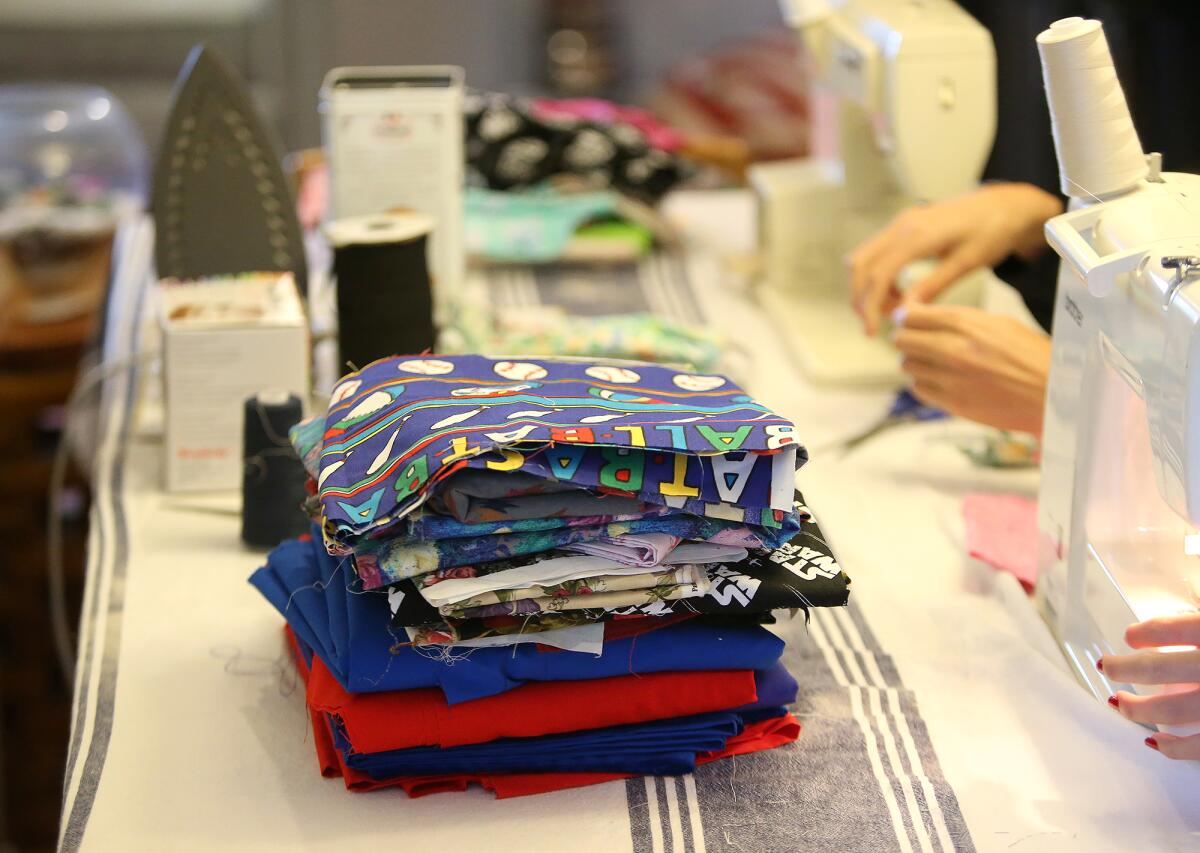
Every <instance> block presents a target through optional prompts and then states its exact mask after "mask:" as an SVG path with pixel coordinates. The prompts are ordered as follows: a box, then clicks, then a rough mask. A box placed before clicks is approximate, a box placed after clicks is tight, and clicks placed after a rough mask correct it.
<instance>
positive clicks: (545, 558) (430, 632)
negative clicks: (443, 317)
mask: <svg viewBox="0 0 1200 853" xmlns="http://www.w3.org/2000/svg"><path fill="white" fill-rule="evenodd" d="M292 441H293V443H294V444H295V446H296V448H297V450H298V451H299V452H300V454H301V456H302V457H303V458H304V459H305V462H306V465H307V466H308V468H309V472H310V474H311V475H312V477H313V480H314V481H315V485H314V491H315V495H314V499H313V501H312V506H311V509H312V512H313V515H314V519H315V520H316V521H317V522H318V523H317V524H315V525H314V528H313V533H312V536H311V537H310V538H307V539H305V540H294V541H290V542H286V543H284V544H283V545H281V546H280V547H279V548H277V549H276V550H275V551H273V552H272V553H271V554H270V556H269V558H268V561H267V565H266V566H264V567H263V568H261V569H259V570H258V571H257V572H256V573H255V574H254V576H253V577H252V578H251V582H252V583H253V584H254V585H255V586H256V587H257V588H258V589H259V590H260V591H261V592H262V593H263V595H264V596H265V597H266V598H267V599H268V600H270V601H271V603H272V604H274V605H275V607H276V608H277V609H278V610H279V611H280V612H281V613H282V614H283V616H284V617H285V618H286V620H287V622H288V632H289V637H290V638H291V640H292V645H293V649H294V650H295V652H296V655H297V658H298V660H299V662H300V665H301V671H302V672H303V673H304V675H305V678H306V681H307V700H308V705H309V708H310V711H311V712H312V716H313V729H314V733H315V741H316V745H317V750H318V754H319V757H320V761H321V766H322V770H323V772H325V773H326V774H327V775H340V776H342V777H343V778H344V779H345V781H346V784H347V786H348V787H350V788H352V789H355V790H364V789H371V788H377V787H383V786H389V785H395V786H400V787H403V788H404V789H405V790H406V791H407V792H408V793H409V794H410V795H413V796H416V795H419V794H423V793H430V792H433V791H440V790H450V789H462V788H464V787H466V785H467V784H468V783H470V782H478V783H481V784H483V785H484V786H486V787H488V788H490V789H491V790H493V791H495V792H496V794H497V795H498V796H516V795H519V794H528V793H536V792H539V791H547V790H555V789H559V788H564V787H571V786H576V785H582V784H590V783H593V782H598V781H604V780H607V779H613V778H621V777H624V776H630V775H640V774H676V773H685V772H689V771H691V770H692V769H694V768H695V767H696V765H697V764H701V763H704V762H707V761H712V760H715V759H719V758H722V757H725V756H729V755H736V754H742V753H747V752H753V751H757V750H761V749H767V748H770V747H774V746H780V745H782V744H785V743H788V742H790V741H792V740H794V739H795V738H796V737H797V736H798V734H799V724H798V723H797V722H796V721H795V719H794V718H793V717H792V716H791V715H790V714H789V713H788V711H787V706H788V705H789V704H790V703H791V702H792V701H793V700H794V699H795V696H796V691H797V685H796V682H795V681H794V680H793V679H792V677H791V675H789V674H788V672H787V671H786V670H785V669H784V668H783V666H782V664H781V663H780V662H779V661H780V657H781V654H782V652H783V643H782V641H781V640H780V639H779V638H778V637H777V636H775V635H774V634H772V633H771V632H770V631H768V630H766V629H765V628H764V627H762V623H764V622H770V621H772V616H771V612H772V611H773V610H777V609H790V610H795V609H804V610H807V609H808V608H810V607H822V606H837V605H842V604H845V602H846V599H847V595H848V588H847V587H848V583H849V581H848V579H847V578H846V576H845V575H844V574H843V573H842V572H841V570H840V569H839V568H838V566H837V564H836V562H835V561H834V559H833V556H832V554H831V553H830V552H829V549H828V548H827V546H826V545H825V543H824V539H823V537H822V536H821V534H820V531H819V529H817V527H816V524H815V522H813V520H812V518H811V516H810V515H809V513H808V511H807V510H806V509H805V507H804V506H803V501H802V499H800V496H799V495H797V494H796V493H795V492H794V488H793V478H794V474H795V470H796V467H797V465H798V464H799V463H801V462H803V460H804V455H803V452H802V450H801V448H800V446H799V445H798V444H797V442H796V439H795V435H794V427H793V425H792V424H791V423H789V422H787V421H786V420H784V419H782V418H780V417H779V416H777V415H775V414H773V413H772V412H771V411H770V410H768V409H767V408H765V407H764V406H763V405H761V404H760V403H757V402H755V401H754V400H752V399H751V398H750V397H748V396H747V395H746V394H745V393H744V392H743V391H741V390H740V389H738V388H736V387H735V386H733V384H732V383H731V382H729V380H727V379H725V378H724V377H720V376H710V375H695V374H690V373H682V372H679V371H675V370H671V369H669V368H665V367H661V366H656V365H649V364H641V363H627V362H622V363H600V364H597V363H592V362H587V361H578V360H573V359H557V360H556V359H550V358H541V359H538V360H537V361H536V362H533V361H507V360H496V359H488V358H483V357H480V356H450V357H438V358H429V357H426V358H393V359H385V360H383V361H379V362H376V363H374V364H372V365H369V366H368V367H366V368H364V369H362V370H360V371H358V372H357V373H354V374H351V375H350V376H348V377H346V378H345V379H343V380H342V382H341V383H340V384H339V385H338V387H337V388H336V389H335V391H334V394H333V398H332V401H331V403H330V407H329V411H328V412H327V413H326V414H325V415H324V416H323V417H318V418H314V419H312V420H310V421H307V422H305V423H303V424H301V425H300V426H299V427H297V428H296V429H295V430H293V434H292Z"/></svg>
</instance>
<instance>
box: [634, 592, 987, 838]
mask: <svg viewBox="0 0 1200 853" xmlns="http://www.w3.org/2000/svg"><path fill="white" fill-rule="evenodd" d="M848 615H849V616H850V618H851V619H853V620H854V624H855V627H857V628H858V631H859V633H860V635H861V638H862V642H863V645H864V647H865V648H866V650H867V651H868V652H869V653H871V654H873V656H874V658H875V662H876V664H877V666H878V668H879V671H880V673H881V674H882V675H883V676H884V678H885V680H886V682H887V685H888V686H889V687H892V688H895V689H896V690H897V696H898V698H899V705H900V710H901V712H902V714H903V716H904V718H905V722H906V723H907V726H908V730H909V733H910V734H911V736H912V741H913V743H914V744H915V746H916V750H917V754H918V757H919V758H920V761H921V764H922V767H923V769H924V771H925V776H926V777H927V779H928V782H927V784H928V785H929V786H930V787H931V788H932V790H933V793H934V796H935V797H936V798H937V804H938V806H939V807H940V810H941V813H942V816H943V818H944V820H945V824H946V828H947V831H948V834H949V838H950V842H951V845H952V849H953V850H955V851H973V850H974V845H973V843H972V841H971V836H970V832H969V830H968V829H967V826H966V823H965V821H964V820H963V817H962V813H961V811H960V809H959V807H958V802H957V799H956V798H955V795H954V792H953V790H952V789H951V788H950V786H949V784H948V783H947V782H946V780H945V779H944V778H943V777H942V774H941V768H940V766H939V764H938V761H937V756H936V754H935V752H934V749H933V746H932V744H931V743H930V740H929V735H928V731H927V729H926V727H925V724H924V721H923V720H922V719H921V716H920V713H919V711H918V708H917V703H916V700H915V698H914V697H913V695H912V694H911V692H909V691H907V690H905V689H904V688H903V686H902V685H901V684H900V682H899V679H898V677H897V673H896V669H895V666H894V665H893V664H892V662H891V660H890V659H889V658H888V657H887V656H886V655H884V654H883V653H882V651H881V650H880V649H879V646H878V644H877V642H876V641H875V637H874V635H873V634H872V633H871V631H870V630H868V629H867V626H866V623H865V621H864V620H863V619H862V614H861V612H859V611H858V608H857V607H856V606H854V605H851V606H850V608H849V610H848ZM780 633H781V634H783V635H784V636H785V638H786V639H787V641H788V645H787V649H786V651H785V652H784V658H783V660H784V663H785V665H786V666H787V668H788V669H789V671H791V673H792V674H793V675H794V676H795V677H796V680H797V681H798V682H799V683H800V685H801V689H800V694H799V696H798V697H797V701H796V704H795V706H794V707H793V713H795V715H796V716H797V718H798V719H800V721H801V723H802V724H803V726H804V731H803V733H802V734H801V736H800V739H799V741H797V742H796V743H794V744H790V745H788V746H786V747H781V748H778V749H773V750H768V751H766V752H760V753H755V754H752V755H742V756H736V757H733V758H729V759H725V760H722V761H716V762H713V763H711V764H707V765H704V766H702V767H700V768H698V769H697V770H696V772H695V774H694V780H695V785H696V789H697V800H698V806H699V813H700V822H701V825H702V831H703V844H704V847H705V849H706V850H707V851H734V850H754V851H764V853H770V851H794V850H824V849H830V850H870V851H888V850H897V849H899V845H898V843H897V840H896V830H895V827H894V826H893V824H892V821H891V819H890V817H889V815H888V811H887V808H886V806H885V804H884V800H883V795H882V793H881V790H880V781H879V780H878V779H877V778H876V775H875V773H874V771H873V769H872V767H871V763H870V759H869V755H868V751H867V745H866V741H865V739H864V734H863V730H862V728H861V727H860V724H859V722H858V720H857V719H856V718H855V716H854V713H853V709H852V704H851V698H850V690H856V691H862V693H863V694H864V695H863V702H864V705H866V703H867V696H866V693H867V691H868V690H870V689H874V688H870V687H867V686H865V685H859V684H852V685H851V686H850V687H847V686H844V685H840V684H838V682H837V679H836V678H835V677H834V675H833V672H832V671H831V670H830V668H829V665H828V664H827V663H826V660H825V657H824V655H823V654H822V653H821V650H820V649H819V647H818V646H817V644H816V642H815V641H814V640H813V639H812V637H811V635H809V634H808V633H807V632H806V631H805V630H804V628H803V625H802V624H801V623H800V622H799V621H797V622H793V623H790V624H787V625H784V626H783V629H782V630H781V632H780ZM835 651H836V652H837V653H838V655H839V658H840V659H841V661H842V664H843V666H845V664H846V662H847V661H848V660H849V658H850V657H851V656H853V657H855V658H856V659H857V661H858V663H859V666H860V668H862V667H863V666H864V661H863V659H862V655H861V654H858V653H855V652H854V651H853V650H851V649H848V648H845V647H837V648H836V649H835ZM883 708H884V711H885V716H884V720H882V721H881V720H877V719H875V718H874V717H873V716H871V715H870V714H869V711H868V719H869V720H870V733H871V737H872V738H873V739H874V740H875V741H876V744H877V748H878V749H879V751H880V754H881V755H883V756H884V757H883V761H882V763H883V767H884V770H885V776H886V780H887V784H888V786H889V787H890V788H891V789H892V792H893V796H894V797H895V798H896V801H897V802H898V803H899V804H900V815H901V819H902V821H903V829H904V832H905V834H906V835H907V836H908V839H909V843H910V844H911V845H912V848H913V850H920V849H921V845H920V843H919V841H918V838H917V835H916V832H915V827H914V826H913V824H912V816H911V815H910V814H909V809H908V808H907V807H906V806H905V801H906V800H905V791H904V789H903V786H901V784H900V782H899V780H898V779H897V778H896V777H895V775H894V773H892V772H891V769H890V762H889V761H888V759H887V757H886V751H885V743H884V741H885V738H887V737H890V738H891V739H892V740H893V741H894V742H895V743H896V744H897V745H898V748H897V749H896V753H897V755H898V758H899V762H900V766H901V772H903V773H905V774H908V775H909V777H910V778H909V780H908V781H909V783H910V785H909V787H910V788H911V790H912V799H913V800H914V801H915V803H916V805H917V809H918V816H919V819H921V821H922V823H923V824H924V825H925V827H926V832H927V833H928V836H929V838H930V839H931V844H932V848H933V849H934V850H939V849H942V845H941V844H939V842H938V834H937V831H936V828H935V826H934V821H933V819H932V816H931V814H930V803H929V802H928V801H927V798H926V795H925V792H924V790H923V787H922V785H920V784H918V783H917V780H915V779H912V778H911V775H912V773H913V767H912V766H911V763H910V761H909V759H908V757H907V755H906V753H905V750H904V749H903V748H902V747H901V746H899V744H900V742H901V738H900V734H899V732H898V731H896V721H895V720H894V719H893V718H892V715H891V713H890V712H889V709H888V704H887V702H886V701H883ZM639 791H640V792H641V793H640V797H639V793H638V792H639ZM626 794H627V796H628V797H629V801H630V806H631V807H630V815H631V820H630V827H631V831H632V839H633V849H634V850H635V851H639V853H640V851H644V850H650V849H651V847H650V837H649V832H648V825H647V822H646V819H645V816H646V815H647V813H648V812H649V809H648V808H647V807H646V805H645V803H644V800H645V787H644V783H643V781H642V780H641V779H633V780H629V782H628V783H627V784H626ZM683 799H684V800H685V801H686V797H684V798H683ZM659 805H660V808H659V811H660V813H664V812H665V803H661V802H660V804H659ZM635 814H636V815H640V818H641V819H640V820H638V819H635V817H634V815H635ZM684 820H685V822H686V820H687V819H686V818H684ZM667 839H668V840H669V835H668V836H667ZM689 849H696V848H695V847H690V848H689Z"/></svg>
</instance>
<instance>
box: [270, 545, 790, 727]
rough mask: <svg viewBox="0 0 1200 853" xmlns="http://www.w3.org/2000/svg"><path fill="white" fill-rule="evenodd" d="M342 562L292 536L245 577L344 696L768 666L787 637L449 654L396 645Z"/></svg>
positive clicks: (752, 634)
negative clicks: (597, 650)
mask: <svg viewBox="0 0 1200 853" xmlns="http://www.w3.org/2000/svg"><path fill="white" fill-rule="evenodd" d="M353 580H354V579H353V572H352V571H351V569H350V566H349V562H348V560H346V559H344V558H336V557H331V556H329V555H328V554H327V553H326V552H325V549H324V547H322V546H321V544H320V543H319V542H315V541H301V540H289V541H288V542H285V543H283V544H282V545H280V546H279V547H277V548H276V549H275V550H274V551H272V552H271V553H270V555H268V557H267V565H266V566H264V567H262V568H260V569H259V570H258V571H256V572H255V573H254V574H253V575H252V576H251V578H250V583H251V584H253V585H254V586H255V587H256V588H257V589H258V590H259V591H260V592H261V593H262V594H263V596H264V597H266V599H267V600H268V601H270V602H271V604H272V605H274V607H275V608H276V609H277V610H278V611H279V612H280V613H281V614H283V616H284V618H285V619H287V621H288V624H289V625H291V627H292V630H293V631H295V633H296V634H297V636H299V637H300V639H301V640H303V641H304V642H305V643H306V644H307V645H308V646H310V647H311V648H312V649H313V651H314V652H315V653H316V654H317V655H318V656H319V657H320V658H321V660H322V662H323V663H324V664H325V665H326V666H327V667H328V668H329V670H330V672H332V673H333V675H334V677H335V678H337V680H338V682H339V683H340V684H341V685H342V687H344V688H345V689H346V690H347V691H348V692H350V693H372V692H377V691H384V690H408V689H412V688H416V687H441V688H442V690H443V692H444V693H445V694H446V701H448V702H450V703H451V704H454V703H457V702H466V701H468V700H471V699H480V698H482V697H484V696H493V695H495V694H497V693H503V692H505V691H506V690H511V689H512V688H514V687H518V686H520V685H521V684H523V683H524V682H526V681H578V680H584V679H591V678H608V677H611V676H616V675H628V674H630V673H639V672H668V671H672V670H687V671H696V670H718V669H755V670H759V669H769V668H771V667H772V666H773V665H774V664H775V663H776V662H777V661H778V660H779V658H780V656H781V655H782V654H783V641H782V640H780V639H779V638H778V637H776V636H775V635H774V634H772V633H771V632H770V631H767V630H766V629H764V628H760V627H747V628H724V627H722V628H718V627H714V626H711V625H704V624H696V623H694V622H690V621H689V622H684V623H681V624H677V625H672V626H670V627H667V628H661V629H659V630H657V631H651V632H649V633H647V634H642V635H640V636H637V637H631V638H627V639H623V640H615V641H612V642H607V643H605V646H604V652H603V654H600V655H589V654H582V653H578V652H542V651H539V650H538V649H537V648H536V646H535V645H533V644H521V645H516V646H505V647H500V648H485V649H472V650H471V651H470V652H469V653H468V654H463V653H462V651H463V650H459V653H457V654H455V655H453V656H452V659H451V660H446V659H444V657H442V656H436V655H437V652H436V651H431V650H428V649H417V648H414V647H412V646H408V645H402V644H404V643H407V640H408V638H407V636H405V635H403V634H398V633H397V632H396V631H395V630H393V629H391V628H390V627H389V622H390V620H391V613H390V610H389V609H388V604H387V597H386V595H384V594H382V593H378V592H363V591H360V590H358V589H357V587H355V588H351V584H352V582H353Z"/></svg>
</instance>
